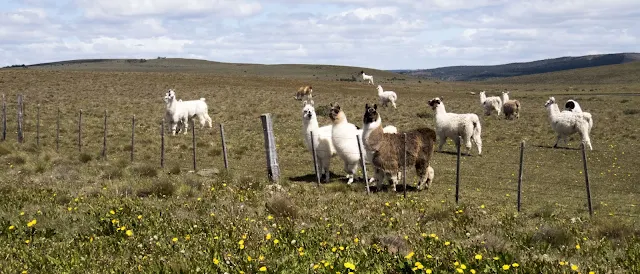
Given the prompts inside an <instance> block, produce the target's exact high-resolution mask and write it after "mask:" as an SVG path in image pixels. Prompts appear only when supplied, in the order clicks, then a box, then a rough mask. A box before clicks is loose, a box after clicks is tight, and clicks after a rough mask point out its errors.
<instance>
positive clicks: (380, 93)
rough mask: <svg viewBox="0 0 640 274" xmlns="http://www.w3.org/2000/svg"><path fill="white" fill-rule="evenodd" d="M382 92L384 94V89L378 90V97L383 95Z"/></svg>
mask: <svg viewBox="0 0 640 274" xmlns="http://www.w3.org/2000/svg"><path fill="white" fill-rule="evenodd" d="M382 92H383V90H382V88H378V96H380V95H382Z"/></svg>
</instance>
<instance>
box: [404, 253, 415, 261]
mask: <svg viewBox="0 0 640 274" xmlns="http://www.w3.org/2000/svg"><path fill="white" fill-rule="evenodd" d="M413 255H415V253H414V252H413V251H411V252H409V254H407V256H404V258H405V259H407V260H411V258H413Z"/></svg>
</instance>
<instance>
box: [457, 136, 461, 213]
mask: <svg viewBox="0 0 640 274" xmlns="http://www.w3.org/2000/svg"><path fill="white" fill-rule="evenodd" d="M461 145H462V137H461V136H459V135H458V145H457V146H456V152H457V158H456V204H458V201H459V200H460V146H461Z"/></svg>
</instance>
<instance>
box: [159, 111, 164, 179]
mask: <svg viewBox="0 0 640 274" xmlns="http://www.w3.org/2000/svg"><path fill="white" fill-rule="evenodd" d="M160 167H161V168H164V118H162V126H161V127H160Z"/></svg>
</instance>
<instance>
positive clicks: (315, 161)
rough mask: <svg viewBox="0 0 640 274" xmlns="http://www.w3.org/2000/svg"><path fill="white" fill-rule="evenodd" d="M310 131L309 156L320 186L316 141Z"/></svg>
mask: <svg viewBox="0 0 640 274" xmlns="http://www.w3.org/2000/svg"><path fill="white" fill-rule="evenodd" d="M309 133H311V156H313V170H314V171H315V172H316V180H317V183H318V187H319V186H320V171H319V170H318V157H317V155H316V142H315V141H314V140H313V131H311V132H309ZM358 145H359V143H358Z"/></svg>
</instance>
